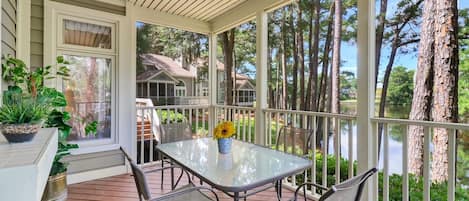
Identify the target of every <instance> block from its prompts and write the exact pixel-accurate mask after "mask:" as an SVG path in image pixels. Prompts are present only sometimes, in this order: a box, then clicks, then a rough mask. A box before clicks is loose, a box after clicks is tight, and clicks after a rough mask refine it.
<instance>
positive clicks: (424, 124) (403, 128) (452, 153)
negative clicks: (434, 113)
mask: <svg viewBox="0 0 469 201" xmlns="http://www.w3.org/2000/svg"><path fill="white" fill-rule="evenodd" d="M371 121H372V123H373V128H375V129H376V131H375V133H377V134H378V130H377V129H378V125H379V124H381V125H382V128H383V136H382V139H383V141H382V145H381V147H382V149H381V150H382V155H381V157H382V167H383V169H382V170H383V176H382V180H383V181H382V182H383V188H382V189H379V192H382V195H381V196H383V199H382V200H383V201H388V200H390V190H391V189H390V179H389V176H390V163H392V162H393V161H391V160H390V143H389V135H390V132H391V130H392V129H393V128H394V129H396V127H398V128H399V127H400V130H399V132H398V133H399V134H400V137H402V200H403V201H408V200H409V196H410V192H409V189H410V187H411V186H410V182H409V178H410V174H409V157H408V156H409V133H408V130H409V127H411V126H415V127H420V128H421V130H422V131H423V133H422V134H423V138H424V142H423V143H424V145H423V197H422V198H420V199H422V200H424V201H430V200H432V198H431V196H430V188H431V184H432V180H431V173H430V172H431V157H430V156H431V152H432V151H431V144H432V135H433V131H434V129H444V130H446V131H447V133H448V150H447V156H448V158H447V160H448V181H447V200H448V201H454V200H458V199H457V198H456V197H455V189H456V182H457V179H456V162H457V161H456V153H457V150H456V148H457V145H456V144H457V134H458V133H459V134H462V133H463V131H466V132H467V131H469V125H468V124H457V123H441V122H430V121H412V120H403V119H388V118H372V119H371ZM459 199H462V198H459Z"/></svg>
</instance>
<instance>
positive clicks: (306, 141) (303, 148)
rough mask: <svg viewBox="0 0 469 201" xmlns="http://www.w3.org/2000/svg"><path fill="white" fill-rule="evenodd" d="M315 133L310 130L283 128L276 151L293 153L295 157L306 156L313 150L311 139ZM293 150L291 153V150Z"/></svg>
mask: <svg viewBox="0 0 469 201" xmlns="http://www.w3.org/2000/svg"><path fill="white" fill-rule="evenodd" d="M313 134H314V132H313V130H310V129H305V128H297V127H293V126H283V127H282V128H281V129H280V132H279V135H278V136H277V139H276V143H275V149H277V150H281V149H283V151H284V152H291V153H292V154H295V155H300V156H306V155H308V151H309V150H310V149H311V147H312V146H311V137H312V136H313ZM290 148H291V151H290V150H289V149H290Z"/></svg>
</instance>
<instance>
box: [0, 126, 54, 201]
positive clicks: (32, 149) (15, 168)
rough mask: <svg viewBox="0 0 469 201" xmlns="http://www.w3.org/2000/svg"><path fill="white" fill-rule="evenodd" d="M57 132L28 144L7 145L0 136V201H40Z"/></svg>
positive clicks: (41, 133) (46, 132) (46, 131)
mask: <svg viewBox="0 0 469 201" xmlns="http://www.w3.org/2000/svg"><path fill="white" fill-rule="evenodd" d="M57 138H58V136H57V129H55V128H46V129H41V130H40V131H39V132H38V133H37V134H36V136H35V137H34V139H33V140H32V141H31V142H24V143H14V144H9V143H8V142H7V141H6V139H5V138H4V137H3V135H2V134H0V200H15V201H39V200H41V197H42V193H43V191H44V187H45V185H46V182H47V178H48V176H49V172H50V168H51V166H52V161H53V160H54V156H55V153H56V152H57Z"/></svg>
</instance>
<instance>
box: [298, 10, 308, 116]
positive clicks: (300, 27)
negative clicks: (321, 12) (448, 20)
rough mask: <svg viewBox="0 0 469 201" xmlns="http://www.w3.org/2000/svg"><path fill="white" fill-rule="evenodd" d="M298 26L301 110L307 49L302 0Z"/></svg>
mask: <svg viewBox="0 0 469 201" xmlns="http://www.w3.org/2000/svg"><path fill="white" fill-rule="evenodd" d="M296 26H297V31H296V38H297V39H298V42H297V43H296V45H297V46H298V63H299V65H300V110H305V109H306V108H305V106H306V104H305V57H304V56H305V49H304V44H303V42H304V39H303V11H302V8H301V2H300V3H299V5H298V17H297V22H296Z"/></svg>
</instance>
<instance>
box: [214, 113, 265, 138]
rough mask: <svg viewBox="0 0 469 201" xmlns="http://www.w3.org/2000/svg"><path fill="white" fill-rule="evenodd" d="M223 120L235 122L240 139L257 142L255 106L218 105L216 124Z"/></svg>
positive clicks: (237, 136) (237, 135)
mask: <svg viewBox="0 0 469 201" xmlns="http://www.w3.org/2000/svg"><path fill="white" fill-rule="evenodd" d="M222 121H231V122H233V123H234V125H235V127H236V138H237V139H238V140H242V141H246V142H251V143H254V142H255V131H256V124H255V108H253V107H239V106H226V105H224V106H221V105H217V106H215V125H216V124H218V123H220V122H222Z"/></svg>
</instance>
